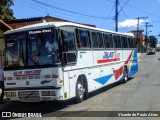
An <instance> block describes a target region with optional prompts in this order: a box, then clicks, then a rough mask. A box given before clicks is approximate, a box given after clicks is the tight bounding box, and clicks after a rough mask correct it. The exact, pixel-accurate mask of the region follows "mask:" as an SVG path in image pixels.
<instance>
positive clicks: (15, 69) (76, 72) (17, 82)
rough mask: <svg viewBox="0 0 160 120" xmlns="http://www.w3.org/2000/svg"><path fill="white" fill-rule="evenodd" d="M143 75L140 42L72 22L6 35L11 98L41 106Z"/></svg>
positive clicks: (84, 95)
mask: <svg viewBox="0 0 160 120" xmlns="http://www.w3.org/2000/svg"><path fill="white" fill-rule="evenodd" d="M137 71H138V62H137V50H136V40H135V37H134V35H133V34H131V33H119V32H113V31H108V30H104V29H99V28H95V27H89V26H85V25H80V24H75V23H69V22H47V23H39V24H35V25H31V26H27V27H23V28H19V29H15V30H11V31H8V32H6V33H5V67H4V75H5V82H4V83H5V96H6V98H8V99H9V100H11V101H22V102H39V101H55V100H68V99H70V98H76V101H77V102H82V101H83V100H84V99H86V98H87V97H88V93H89V92H91V91H94V90H96V89H99V88H102V87H104V86H106V85H109V84H111V83H114V82H117V81H123V82H127V80H128V78H129V77H131V76H133V75H134V74H135V73H136V72H137Z"/></svg>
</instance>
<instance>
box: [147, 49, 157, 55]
mask: <svg viewBox="0 0 160 120" xmlns="http://www.w3.org/2000/svg"><path fill="white" fill-rule="evenodd" d="M147 54H156V49H155V48H147Z"/></svg>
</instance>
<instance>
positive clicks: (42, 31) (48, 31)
mask: <svg viewBox="0 0 160 120" xmlns="http://www.w3.org/2000/svg"><path fill="white" fill-rule="evenodd" d="M50 32H52V31H51V29H42V30H33V31H28V34H29V35H31V34H40V33H50Z"/></svg>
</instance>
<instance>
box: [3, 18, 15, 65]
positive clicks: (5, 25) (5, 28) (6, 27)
mask: <svg viewBox="0 0 160 120" xmlns="http://www.w3.org/2000/svg"><path fill="white" fill-rule="evenodd" d="M11 29H12V28H11V27H10V26H9V25H7V24H6V23H5V22H3V21H2V20H0V67H1V66H3V64H4V54H3V53H4V32H5V31H7V30H11Z"/></svg>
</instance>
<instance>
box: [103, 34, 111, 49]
mask: <svg viewBox="0 0 160 120" xmlns="http://www.w3.org/2000/svg"><path fill="white" fill-rule="evenodd" d="M104 45H105V48H107V49H108V48H113V41H112V35H111V34H104Z"/></svg>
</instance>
